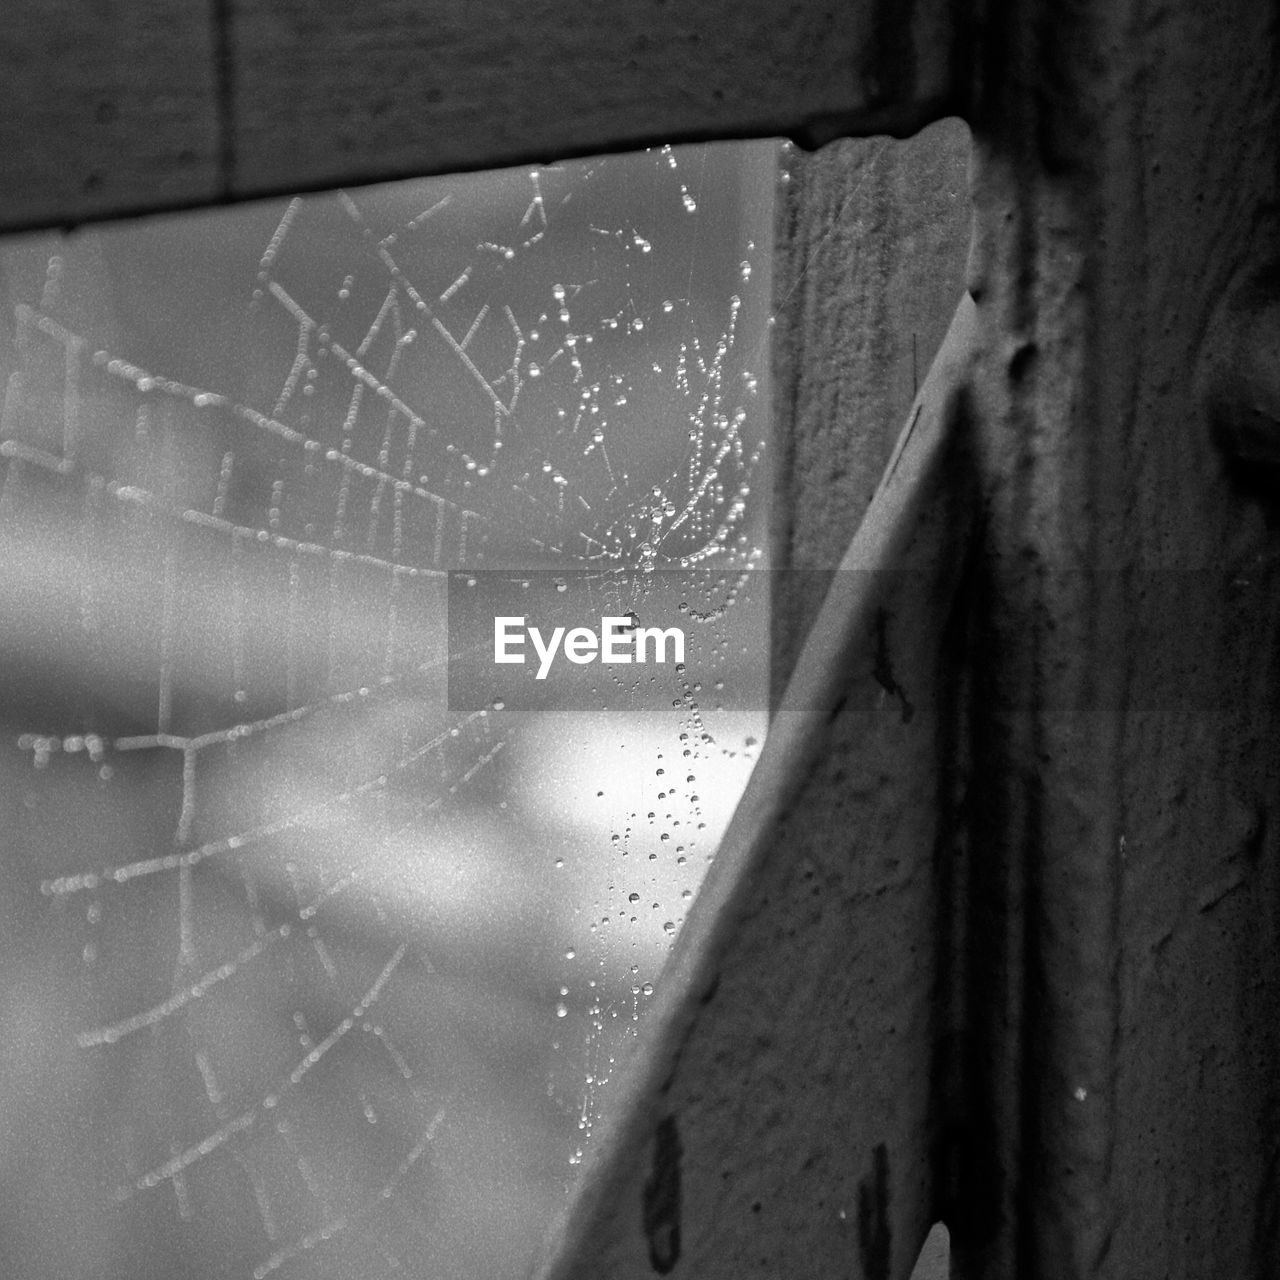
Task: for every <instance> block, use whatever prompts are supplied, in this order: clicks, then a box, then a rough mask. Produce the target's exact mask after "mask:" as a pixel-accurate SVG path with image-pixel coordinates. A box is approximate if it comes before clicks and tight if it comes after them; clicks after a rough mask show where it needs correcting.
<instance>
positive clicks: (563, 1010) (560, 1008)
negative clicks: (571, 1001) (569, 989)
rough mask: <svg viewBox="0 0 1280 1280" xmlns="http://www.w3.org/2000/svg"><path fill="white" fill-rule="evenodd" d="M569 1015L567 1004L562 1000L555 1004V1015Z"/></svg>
mask: <svg viewBox="0 0 1280 1280" xmlns="http://www.w3.org/2000/svg"><path fill="white" fill-rule="evenodd" d="M568 1016H569V1006H568V1005H567V1004H565V1002H564V1001H563V1000H562V1001H560V1003H559V1004H558V1005H556V1017H557V1018H567V1017H568Z"/></svg>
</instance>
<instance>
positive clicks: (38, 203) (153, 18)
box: [0, 0, 222, 229]
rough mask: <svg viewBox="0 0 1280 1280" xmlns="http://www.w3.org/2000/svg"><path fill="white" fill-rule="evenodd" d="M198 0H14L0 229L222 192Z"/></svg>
mask: <svg viewBox="0 0 1280 1280" xmlns="http://www.w3.org/2000/svg"><path fill="white" fill-rule="evenodd" d="M213 31H214V27H213V21H212V16H211V10H210V3H208V2H206V0H181V2H180V3H175V0H102V2H101V3H93V4H90V3H85V2H83V0H55V3H48V4H46V3H42V2H41V0H13V3H10V4H7V5H6V6H5V11H4V25H3V31H0V229H4V228H17V227H29V226H41V225H46V226H47V225H59V224H61V225H67V224H74V223H77V222H81V221H84V220H86V219H89V218H101V217H106V216H109V215H112V214H120V213H134V212H139V211H143V210H148V209H163V208H172V207H175V206H182V205H191V204H203V203H209V202H212V201H214V200H216V199H218V198H219V196H220V195H221V193H222V184H221V182H220V178H219V145H220V144H219V117H218V100H217V90H216V73H215V65H216V58H215V45H216V42H215V40H214V35H213Z"/></svg>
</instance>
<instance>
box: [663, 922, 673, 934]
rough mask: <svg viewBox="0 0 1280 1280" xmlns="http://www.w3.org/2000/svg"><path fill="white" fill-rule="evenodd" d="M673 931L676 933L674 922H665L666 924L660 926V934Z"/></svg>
mask: <svg viewBox="0 0 1280 1280" xmlns="http://www.w3.org/2000/svg"><path fill="white" fill-rule="evenodd" d="M675 931H676V923H675V921H674V920H668V921H667V922H666V923H665V924H664V925H663V926H662V932H663V933H675Z"/></svg>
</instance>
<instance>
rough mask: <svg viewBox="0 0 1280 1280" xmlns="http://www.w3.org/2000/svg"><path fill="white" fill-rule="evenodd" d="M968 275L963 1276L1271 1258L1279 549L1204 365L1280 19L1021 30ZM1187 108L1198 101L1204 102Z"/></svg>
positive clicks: (992, 34) (1245, 222)
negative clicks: (970, 397) (969, 721)
mask: <svg viewBox="0 0 1280 1280" xmlns="http://www.w3.org/2000/svg"><path fill="white" fill-rule="evenodd" d="M998 8H999V10H1000V12H999V17H1000V21H999V22H998V23H993V24H992V25H991V27H990V29H989V32H988V42H987V43H986V45H985V47H984V48H983V49H982V50H981V52H980V64H981V66H982V68H983V86H984V87H983V89H982V92H981V93H980V94H979V95H978V97H977V99H976V100H975V102H974V104H973V107H972V110H971V112H970V116H969V118H970V120H971V122H972V125H973V129H974V136H975V156H976V159H975V168H974V173H975V181H974V205H975V229H976V237H975V244H974V249H973V253H972V255H971V272H970V287H971V289H972V291H973V294H974V296H975V298H976V300H977V312H978V317H979V319H978V331H979V349H980V356H979V359H978V363H977V366H976V373H975V383H974V396H975V401H974V403H975V410H976V419H975V421H976V423H977V430H976V431H975V465H976V467H977V469H978V471H979V474H980V481H979V483H980V488H981V493H982V513H983V514H982V522H981V523H982V529H983V533H982V538H981V547H982V551H981V555H980V560H979V563H980V565H981V569H980V572H979V573H978V575H977V578H976V581H975V595H974V599H973V617H974V620H975V625H974V632H973V649H972V653H973V658H972V662H973V670H974V700H973V716H974V722H975V730H974V736H973V747H974V768H973V779H972V784H971V787H970V794H969V802H968V809H969V812H970V814H971V815H972V816H971V824H972V845H973V856H972V874H973V879H972V883H971V889H970V903H971V910H972V913H973V915H972V920H973V924H972V928H971V931H970V936H971V943H970V945H969V948H968V953H969V954H968V963H969V965H970V966H971V968H970V976H969V979H968V982H967V994H966V996H965V999H966V1008H967V1014H966V1018H965V1025H966V1026H967V1028H968V1035H969V1046H968V1055H969V1056H968V1063H969V1069H970V1072H971V1075H970V1084H971V1092H970V1094H969V1102H968V1110H967V1116H966V1117H965V1123H966V1125H967V1133H968V1141H967V1143H966V1144H965V1146H964V1156H963V1159H962V1162H961V1163H962V1167H963V1168H964V1169H965V1171H966V1176H965V1178H964V1179H963V1180H962V1182H961V1184H960V1186H959V1192H960V1197H959V1200H958V1202H957V1204H956V1205H955V1206H954V1207H953V1210H952V1218H951V1220H952V1223H953V1232H952V1242H953V1259H955V1266H956V1271H955V1272H954V1274H957V1275H958V1276H963V1277H965V1278H966V1280H970V1278H972V1280H979V1277H980V1278H981V1280H1084V1278H1085V1277H1088V1278H1089V1280H1170V1278H1172V1277H1177V1278H1179V1280H1182V1278H1186V1280H1190V1278H1191V1277H1196V1278H1197V1280H1237V1278H1243V1277H1249V1278H1250V1280H1263V1278H1264V1277H1271V1276H1275V1275H1276V1274H1277V1273H1278V1269H1280V1261H1278V1257H1280V1212H1278V1210H1280V1191H1278V1187H1280V1182H1278V1180H1277V1176H1276V1175H1277V1168H1280V1129H1278V1128H1277V1123H1276V1122H1277V1117H1278V1116H1280V1077H1278V1076H1277V1073H1276V1069H1275V1064H1276V1062H1277V1061H1280V949H1278V948H1277V946H1276V939H1277V937H1278V936H1280V933H1278V928H1280V836H1278V834H1277V832H1278V831H1280V823H1278V821H1277V819H1278V817H1280V814H1278V812H1277V806H1278V805H1280V795H1278V793H1277V780H1278V779H1280V666H1278V664H1277V654H1278V653H1280V603H1278V602H1280V537H1278V529H1277V521H1276V505H1275V504H1276V495H1275V490H1274V488H1272V489H1271V490H1270V491H1269V492H1268V491H1267V490H1265V489H1258V488H1253V489H1251V490H1247V489H1245V488H1244V487H1242V486H1241V485H1239V484H1238V483H1237V480H1236V478H1235V477H1233V475H1232V474H1231V470H1230V468H1229V467H1228V466H1227V465H1225V462H1224V459H1223V458H1222V457H1221V455H1220V454H1218V453H1217V452H1216V451H1215V449H1214V446H1213V443H1212V441H1211V435H1210V431H1209V424H1208V422H1207V421H1206V415H1205V414H1204V412H1203V410H1202V407H1201V405H1200V404H1199V402H1198V399H1197V391H1196V365H1197V353H1198V349H1199V346H1200V343H1201V340H1202V337H1203V335H1204V334H1205V333H1206V331H1207V330H1208V328H1209V324H1210V318H1211V317H1212V316H1213V314H1214V313H1215V311H1216V309H1217V308H1218V305H1219V302H1220V300H1221V299H1222V297H1223V296H1224V294H1225V293H1226V291H1227V289H1228V287H1229V285H1230V283H1231V281H1232V280H1233V279H1234V278H1236V276H1237V274H1238V273H1244V274H1248V273H1249V272H1251V271H1252V270H1254V269H1256V268H1257V267H1258V266H1260V265H1262V263H1264V262H1266V261H1267V260H1268V259H1270V260H1271V261H1274V257H1275V252H1276V243H1277V241H1276V237H1275V221H1274V209H1275V207H1276V204H1275V202H1276V198H1277V194H1280V187H1278V179H1280V166H1278V165H1277V140H1278V139H1280V84H1278V73H1277V67H1278V66H1280V64H1278V63H1277V60H1276V58H1275V50H1276V47H1277V39H1278V38H1280V31H1278V28H1277V14H1276V9H1275V6H1274V5H1256V4H1252V3H1250V2H1249V0H1226V2H1225V3H1219V4H1214V5H1209V6H1206V5H1202V4H1198V3H1192V2H1190V0H1156V2H1155V3H1129V2H1126V3H1113V2H1112V0H1105V2H1104V0H1093V2H1090V3H1082V4H1074V5H1070V6H1062V5H1058V4H1054V3H1046V4H1043V5H1032V6H1018V5H1007V6H998ZM1188 86H1194V87H1195V88H1194V91H1193V92H1188Z"/></svg>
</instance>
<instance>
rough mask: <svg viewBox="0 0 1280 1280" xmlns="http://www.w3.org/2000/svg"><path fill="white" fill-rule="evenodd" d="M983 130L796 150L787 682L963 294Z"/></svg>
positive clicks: (939, 129)
mask: <svg viewBox="0 0 1280 1280" xmlns="http://www.w3.org/2000/svg"><path fill="white" fill-rule="evenodd" d="M968 166H969V131H968V129H967V128H966V127H965V125H964V123H963V122H962V121H960V120H957V119H950V120H944V121H939V122H937V123H936V124H933V125H931V126H929V128H927V129H925V130H923V131H922V132H921V133H919V134H918V135H916V136H915V137H913V138H909V139H907V140H906V141H903V142H894V141H892V140H891V139H889V138H883V137H873V138H845V139H842V140H840V141H839V142H834V143H832V144H831V145H829V146H827V147H823V148H822V149H821V150H820V151H817V152H815V153H814V154H812V155H803V154H801V153H799V152H797V151H796V150H795V149H794V148H793V149H790V151H789V152H788V153H787V154H786V155H785V158H784V174H785V178H786V181H785V182H784V184H783V186H782V188H781V192H780V196H779V201H778V218H777V226H778V230H777V234H776V237H775V257H774V315H775V320H776V323H775V327H774V332H773V343H774V350H773V369H774V421H775V422H777V423H779V424H785V429H780V430H779V431H778V433H777V442H776V445H775V448H774V453H773V468H774V471H773V475H774V501H775V511H776V516H775V519H774V524H773V541H772V546H771V549H770V554H771V562H772V563H773V565H774V566H775V567H777V568H780V569H786V570H788V572H786V573H781V574H778V575H776V578H775V582H774V593H775V607H774V613H773V632H772V645H773V688H774V690H775V691H776V693H775V701H776V698H777V697H779V696H781V693H782V690H783V689H784V688H785V687H786V680H787V676H788V674H789V673H790V671H791V668H792V666H793V665H794V663H795V659H796V655H797V653H798V652H799V650H800V646H801V645H802V644H803V643H804V639H805V636H806V635H807V634H808V631H809V627H810V626H811V625H812V623H813V618H814V616H815V615H816V613H817V611H818V608H819V607H820V605H821V603H822V597H823V593H824V592H825V590H826V587H827V584H828V582H829V580H830V577H831V574H832V572H833V571H834V569H835V566H836V565H838V564H839V563H840V559H841V557H842V556H843V554H844V551H845V548H846V547H847V546H848V544H849V541H850V539H851V538H852V537H853V535H854V533H855V531H856V530H857V528H858V523H859V522H860V521H861V519H862V517H863V515H864V513H865V512H866V510H867V504H868V503H869V502H870V501H871V495H872V492H873V491H874V488H875V484H876V481H877V478H878V477H879V476H880V474H881V472H882V471H883V470H884V466H885V463H886V462H887V461H888V458H889V454H890V452H891V451H892V449H893V446H894V442H895V440H896V438H897V432H898V427H899V424H900V423H901V422H902V421H903V419H904V417H905V416H906V413H907V411H908V409H909V408H910V405H911V402H912V400H913V399H914V397H915V394H916V391H917V390H918V388H919V385H920V383H921V382H922V381H923V379H924V377H925V374H926V373H927V372H928V369H929V365H930V363H931V362H932V360H933V357H934V354H935V353H936V352H937V350H938V347H939V345H940V344H941V342H942V339H943V336H944V335H945V333H946V327H947V324H948V322H949V319H950V317H951V315H952V313H953V311H954V310H955V307H956V303H957V301H958V300H959V298H960V296H961V294H962V293H963V291H964V272H965V259H966V254H967V250H968V244H969V223H970V205H969V198H968Z"/></svg>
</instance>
